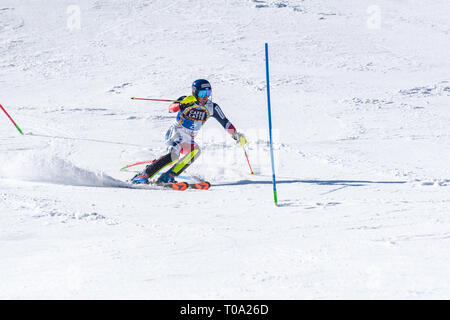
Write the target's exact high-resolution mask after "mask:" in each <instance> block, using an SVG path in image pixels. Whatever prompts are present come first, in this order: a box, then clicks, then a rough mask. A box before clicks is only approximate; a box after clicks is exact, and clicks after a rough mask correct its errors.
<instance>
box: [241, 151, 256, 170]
mask: <svg viewBox="0 0 450 320" xmlns="http://www.w3.org/2000/svg"><path fill="white" fill-rule="evenodd" d="M242 149H243V150H244V154H245V158H246V159H247V163H248V167H249V168H250V174H255V173H254V172H253V170H252V166H251V165H250V161H248V156H247V151H245V148H244V146H242Z"/></svg>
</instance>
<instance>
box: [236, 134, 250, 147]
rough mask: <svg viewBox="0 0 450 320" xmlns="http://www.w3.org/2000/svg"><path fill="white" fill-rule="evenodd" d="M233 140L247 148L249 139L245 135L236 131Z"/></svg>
mask: <svg viewBox="0 0 450 320" xmlns="http://www.w3.org/2000/svg"><path fill="white" fill-rule="evenodd" d="M233 139H234V140H236V143H240V144H241V146H245V145H246V144H247V139H246V138H245V136H244V134H243V133H240V132H237V131H235V132H234V133H233Z"/></svg>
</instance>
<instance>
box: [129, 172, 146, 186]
mask: <svg viewBox="0 0 450 320" xmlns="http://www.w3.org/2000/svg"><path fill="white" fill-rule="evenodd" d="M131 183H133V184H143V183H144V184H148V176H147V175H146V174H145V172H142V173H138V174H137V175H135V176H134V177H133V179H131Z"/></svg>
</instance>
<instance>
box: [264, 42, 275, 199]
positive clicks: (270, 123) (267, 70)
mask: <svg viewBox="0 0 450 320" xmlns="http://www.w3.org/2000/svg"><path fill="white" fill-rule="evenodd" d="M265 47H266V86H267V109H268V114H269V142H270V160H271V161H272V182H273V200H274V202H275V205H278V198H277V182H276V179H275V163H274V160H273V142H272V113H271V110H270V84H269V46H268V44H267V43H266V45H265Z"/></svg>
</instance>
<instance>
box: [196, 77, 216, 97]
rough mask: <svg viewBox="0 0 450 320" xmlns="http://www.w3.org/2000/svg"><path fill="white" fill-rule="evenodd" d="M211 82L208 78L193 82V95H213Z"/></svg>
mask: <svg viewBox="0 0 450 320" xmlns="http://www.w3.org/2000/svg"><path fill="white" fill-rule="evenodd" d="M211 90H212V89H211V84H210V83H209V81H208V80H205V79H198V80H195V81H194V83H192V95H193V96H194V97H195V98H196V99H198V98H199V97H200V98H204V97H210V96H211Z"/></svg>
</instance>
